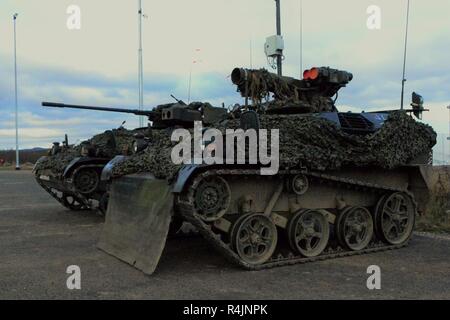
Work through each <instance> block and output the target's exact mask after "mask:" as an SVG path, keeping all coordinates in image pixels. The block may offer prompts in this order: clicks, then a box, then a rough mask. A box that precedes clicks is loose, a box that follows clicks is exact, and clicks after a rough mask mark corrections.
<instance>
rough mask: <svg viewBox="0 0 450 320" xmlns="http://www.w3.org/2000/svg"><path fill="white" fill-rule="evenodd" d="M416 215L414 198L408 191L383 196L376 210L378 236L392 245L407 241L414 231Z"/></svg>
mask: <svg viewBox="0 0 450 320" xmlns="http://www.w3.org/2000/svg"><path fill="white" fill-rule="evenodd" d="M415 215H416V210H415V206H414V203H413V200H412V199H411V197H410V196H408V195H407V194H406V193H403V192H395V193H392V194H391V195H388V196H385V197H383V198H381V199H380V201H379V203H378V204H377V206H376V210H375V226H376V228H375V230H376V232H377V236H378V237H379V238H381V239H382V240H383V241H385V242H387V243H389V244H392V245H395V244H401V243H404V242H406V241H407V240H408V239H409V238H410V237H411V234H412V232H413V229H414V223H415Z"/></svg>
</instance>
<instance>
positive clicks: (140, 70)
mask: <svg viewBox="0 0 450 320" xmlns="http://www.w3.org/2000/svg"><path fill="white" fill-rule="evenodd" d="M138 1H139V3H138V5H139V11H138V15H139V24H138V27H139V49H138V86H139V110H141V111H142V110H143V109H144V71H143V59H142V0H138ZM143 126H144V117H143V116H139V127H143Z"/></svg>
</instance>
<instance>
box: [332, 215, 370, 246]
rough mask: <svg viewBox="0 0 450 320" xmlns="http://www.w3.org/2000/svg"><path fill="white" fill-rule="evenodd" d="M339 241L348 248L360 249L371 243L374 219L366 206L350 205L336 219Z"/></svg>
mask: <svg viewBox="0 0 450 320" xmlns="http://www.w3.org/2000/svg"><path fill="white" fill-rule="evenodd" d="M335 225H336V233H337V238H338V241H339V243H340V244H341V245H342V246H343V247H346V248H347V249H350V250H353V251H358V250H362V249H364V248H365V247H367V245H368V244H369V242H370V240H372V237H373V220H372V215H371V214H370V212H369V210H367V209H366V208H364V207H348V208H346V209H345V210H344V211H343V212H342V213H341V214H340V215H339V216H338V218H337V220H336V224H335Z"/></svg>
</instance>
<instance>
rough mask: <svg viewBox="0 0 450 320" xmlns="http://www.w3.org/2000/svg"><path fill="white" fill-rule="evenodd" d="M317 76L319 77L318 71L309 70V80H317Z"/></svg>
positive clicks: (314, 69) (315, 69)
mask: <svg viewBox="0 0 450 320" xmlns="http://www.w3.org/2000/svg"><path fill="white" fill-rule="evenodd" d="M318 76H319V69H317V68H312V69H311V70H309V78H310V79H311V80H315V79H317V77H318Z"/></svg>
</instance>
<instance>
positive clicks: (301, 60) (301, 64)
mask: <svg viewBox="0 0 450 320" xmlns="http://www.w3.org/2000/svg"><path fill="white" fill-rule="evenodd" d="M302 74H303V0H300V76H301V75H302Z"/></svg>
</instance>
